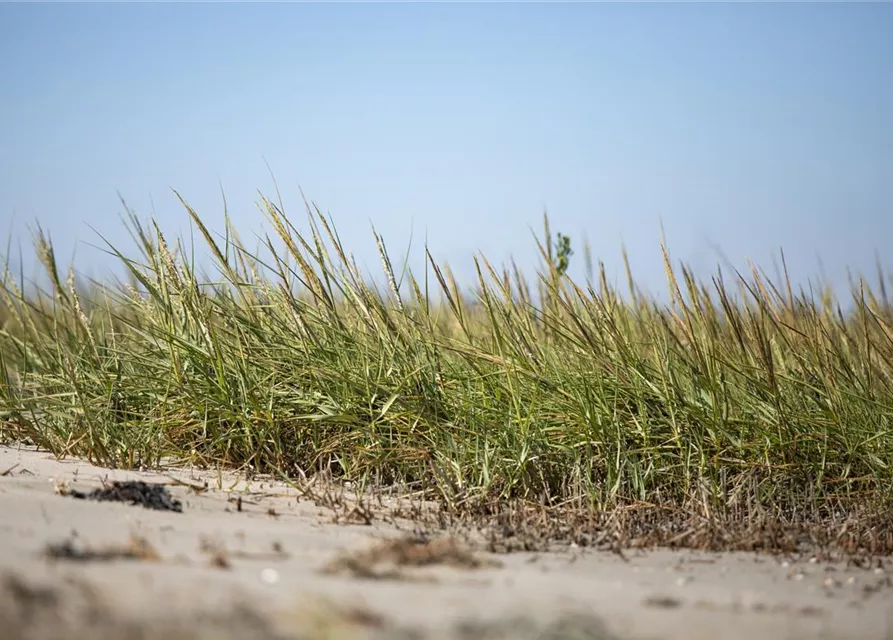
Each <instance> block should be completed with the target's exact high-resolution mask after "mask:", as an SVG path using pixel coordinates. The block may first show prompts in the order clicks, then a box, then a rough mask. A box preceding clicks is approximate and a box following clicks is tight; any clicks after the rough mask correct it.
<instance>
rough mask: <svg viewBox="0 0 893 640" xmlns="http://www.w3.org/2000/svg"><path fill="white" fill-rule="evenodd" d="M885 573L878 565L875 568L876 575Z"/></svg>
mask: <svg viewBox="0 0 893 640" xmlns="http://www.w3.org/2000/svg"><path fill="white" fill-rule="evenodd" d="M883 573H884V570H883V569H881V568H880V567H878V568H876V569H875V570H874V575H876V576H879V575H881V574H883Z"/></svg>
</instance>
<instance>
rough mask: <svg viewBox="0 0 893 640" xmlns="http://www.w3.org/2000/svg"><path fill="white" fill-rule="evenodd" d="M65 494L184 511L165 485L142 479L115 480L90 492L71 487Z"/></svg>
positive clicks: (148, 507) (79, 497)
mask: <svg viewBox="0 0 893 640" xmlns="http://www.w3.org/2000/svg"><path fill="white" fill-rule="evenodd" d="M63 495H67V496H71V497H72V498H78V499H81V500H99V501H103V502H127V503H130V504H132V505H141V506H143V507H145V508H146V509H155V510H158V511H176V512H178V513H182V511H183V504H182V503H181V502H180V501H179V500H176V499H175V498H173V497H172V496H171V494H170V492H169V491H168V490H167V488H166V487H165V486H164V485H161V484H149V483H146V482H143V481H141V480H131V481H127V482H117V481H115V482H112V483H111V484H110V485H107V486H104V487H102V488H101V489H94V490H93V491H90V492H84V491H76V490H74V489H70V490H67V491H65V492H64V494H63Z"/></svg>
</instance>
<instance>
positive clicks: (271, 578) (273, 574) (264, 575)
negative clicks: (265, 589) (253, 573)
mask: <svg viewBox="0 0 893 640" xmlns="http://www.w3.org/2000/svg"><path fill="white" fill-rule="evenodd" d="M260 579H261V580H263V581H264V582H266V583H267V584H276V583H277V582H279V572H278V571H276V569H270V568H267V569H264V570H263V571H261V572H260Z"/></svg>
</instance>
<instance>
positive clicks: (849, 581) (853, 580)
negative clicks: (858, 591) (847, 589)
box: [846, 576, 856, 584]
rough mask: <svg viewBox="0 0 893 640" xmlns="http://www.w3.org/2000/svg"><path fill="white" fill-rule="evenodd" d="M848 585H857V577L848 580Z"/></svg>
mask: <svg viewBox="0 0 893 640" xmlns="http://www.w3.org/2000/svg"><path fill="white" fill-rule="evenodd" d="M846 583H847V584H856V576H850V577H849V578H847V579H846Z"/></svg>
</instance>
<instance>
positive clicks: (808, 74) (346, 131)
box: [0, 3, 893, 290]
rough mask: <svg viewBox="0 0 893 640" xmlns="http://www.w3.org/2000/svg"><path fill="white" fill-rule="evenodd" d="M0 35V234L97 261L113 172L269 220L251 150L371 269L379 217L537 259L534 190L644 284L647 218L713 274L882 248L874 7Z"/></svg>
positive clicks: (27, 30)
mask: <svg viewBox="0 0 893 640" xmlns="http://www.w3.org/2000/svg"><path fill="white" fill-rule="evenodd" d="M0 56H2V58H0V59H2V61H3V64H2V65H0V88H2V89H0V95H2V98H0V122H2V123H3V124H2V126H0V221H2V225H0V230H2V232H3V234H7V233H10V231H11V233H12V239H13V241H14V242H19V241H21V242H22V243H27V241H28V225H30V224H32V223H33V222H34V221H35V220H37V221H40V222H41V224H42V225H43V226H44V227H46V228H48V229H49V230H50V231H51V233H52V234H53V238H54V240H55V242H56V244H57V245H58V253H59V255H60V257H61V258H62V260H63V261H67V260H68V259H69V258H70V257H71V255H72V251H73V250H74V248H75V246H76V244H77V246H78V249H77V265H78V267H79V268H80V270H81V271H83V272H85V273H88V274H93V275H97V274H100V273H102V270H103V269H105V268H107V266H108V264H109V262H108V260H106V259H105V258H103V256H102V254H101V253H99V252H97V251H96V250H93V249H90V248H89V247H88V246H86V245H84V244H83V243H84V242H85V241H86V242H95V240H96V237H95V235H94V233H93V232H92V231H91V230H90V226H89V225H92V226H93V227H96V228H97V229H98V230H99V231H101V232H102V233H103V234H106V235H107V236H108V237H109V238H110V239H112V240H113V241H115V242H118V243H120V244H121V245H122V246H125V247H127V246H128V240H127V236H126V234H125V233H124V232H123V228H122V227H121V225H120V222H119V221H118V217H117V216H118V214H119V213H120V212H121V211H122V208H121V206H120V204H119V202H118V199H117V198H118V197H117V192H121V194H122V195H123V196H124V197H125V198H126V199H127V201H128V203H129V204H130V205H131V206H133V207H134V208H135V209H136V210H137V212H138V213H139V214H141V215H144V216H148V215H150V214H153V212H154V214H155V215H156V216H157V217H158V219H159V220H160V222H161V224H162V226H163V228H164V229H165V230H166V231H168V232H170V233H185V232H187V229H188V223H187V219H186V214H185V212H184V211H183V210H182V208H181V207H180V205H179V204H178V203H177V202H176V200H175V198H174V196H173V194H172V193H171V191H170V190H171V188H176V189H177V190H179V191H180V192H181V193H182V194H183V195H184V196H185V197H186V198H187V199H188V200H189V201H190V202H191V203H192V204H193V205H194V206H195V207H196V208H197V209H198V210H199V212H200V213H202V214H203V216H204V217H205V218H206V219H207V220H208V221H209V222H210V223H211V226H213V227H215V228H218V229H219V228H220V221H221V219H222V202H221V197H220V190H219V183H218V180H219V181H221V182H222V184H223V188H224V190H225V192H226V196H227V200H228V203H229V207H230V210H231V214H232V215H233V217H234V219H235V221H236V223H237V225H238V227H239V228H240V229H241V230H242V232H243V235H244V236H247V237H250V235H251V234H252V233H253V232H257V231H261V230H262V228H263V220H262V216H261V215H260V213H258V212H257V210H256V208H255V206H254V202H255V201H256V199H257V191H258V190H260V191H262V192H264V193H267V194H270V195H272V194H273V185H272V181H271V179H270V176H269V173H268V170H267V167H266V165H265V162H264V160H266V161H267V162H269V164H270V166H271V168H272V170H273V172H274V174H275V177H276V179H277V181H278V183H279V186H280V188H281V190H282V193H283V196H284V199H285V205H286V209H287V210H288V211H290V212H291V214H292V216H293V217H294V218H295V219H297V220H300V219H301V216H302V215H303V211H302V206H301V201H300V196H299V191H298V187H299V186H300V187H302V188H303V189H304V191H305V193H306V194H307V196H308V197H309V198H311V199H313V200H315V201H317V202H318V203H319V205H320V207H321V208H322V209H323V210H325V211H328V212H330V213H331V215H332V216H333V218H334V220H335V222H336V225H337V226H338V228H339V231H340V233H341V235H342V237H343V238H344V240H345V242H346V244H347V245H348V246H349V247H350V248H352V249H353V251H354V253H355V254H356V256H357V257H358V259H359V260H360V261H361V263H363V264H365V265H367V266H368V267H369V268H370V269H373V270H374V269H377V258H376V255H375V248H374V241H373V239H372V235H371V233H370V222H373V223H374V224H375V225H376V227H377V229H378V230H379V231H380V232H382V233H383V234H384V236H385V239H386V241H387V242H388V244H389V247H390V251H391V254H392V257H396V256H398V255H402V253H403V252H404V251H405V249H406V247H407V243H408V241H409V237H410V231H412V232H413V234H414V246H413V249H412V251H413V253H412V255H413V258H412V264H413V265H419V264H421V256H422V253H421V252H422V245H423V242H424V240H425V238H426V237H427V240H428V243H429V245H430V246H431V248H432V252H433V253H434V255H435V256H437V257H438V258H440V259H445V260H448V261H450V263H451V264H452V265H453V267H454V269H455V270H456V271H457V272H458V273H459V274H460V275H464V276H469V275H470V274H471V273H472V269H471V256H472V255H473V254H474V252H475V251H477V250H481V251H483V252H484V253H485V254H486V255H487V256H488V257H489V258H491V259H492V260H493V261H495V262H497V263H499V262H501V261H503V260H505V259H506V258H508V257H509V255H513V256H515V258H516V259H517V260H518V261H519V262H520V263H521V264H522V265H526V266H528V267H531V268H532V267H533V266H534V264H535V260H536V254H535V245H534V243H533V241H532V239H531V236H530V230H529V227H531V226H533V227H534V228H536V229H539V228H540V225H541V218H542V212H543V209H544V208H547V209H548V210H549V212H550V217H551V218H552V222H553V228H554V229H555V230H559V231H562V232H563V233H565V234H567V235H570V236H571V238H572V240H573V241H574V244H575V247H576V248H577V252H576V255H575V256H574V258H573V259H572V265H576V266H579V265H580V264H581V263H582V251H581V250H580V243H581V242H582V239H583V237H584V235H585V236H586V237H588V239H589V241H590V242H591V244H592V248H593V251H594V254H595V257H596V259H599V258H600V259H603V260H604V261H605V262H606V265H607V268H608V273H609V274H611V275H612V276H614V275H617V276H620V275H621V270H620V265H619V255H620V253H619V249H620V244H621V242H625V243H626V246H627V248H628V251H629V254H630V257H631V259H632V262H633V267H634V270H635V274H636V275H637V277H638V278H639V279H640V280H641V282H642V283H643V284H644V285H646V286H647V287H649V288H651V289H654V290H660V289H662V288H663V287H664V282H665V281H664V277H663V273H662V267H661V259H660V251H659V240H660V222H661V221H663V224H664V226H665V228H666V233H667V238H668V240H669V243H670V248H671V250H672V253H673V257H674V258H676V259H682V260H687V261H689V262H690V263H691V264H692V265H693V266H694V267H695V268H696V269H697V270H698V271H699V272H701V273H704V274H707V273H709V272H710V270H711V269H712V268H713V266H714V265H715V264H716V262H717V261H718V260H719V254H718V253H717V250H716V247H719V248H721V249H722V251H723V252H724V254H725V255H726V256H727V257H728V258H729V259H731V260H732V262H733V263H735V264H736V265H739V266H743V265H744V264H745V262H744V261H745V260H746V259H748V258H749V259H753V260H756V261H759V262H760V263H762V264H764V265H765V266H766V267H767V269H771V259H772V255H773V253H774V252H775V251H777V249H778V248H779V247H783V248H784V250H785V253H786V257H787V261H788V265H789V267H790V268H791V271H792V275H793V276H794V277H795V279H797V280H800V281H803V280H805V279H806V278H808V277H814V276H817V275H818V274H819V260H818V259H819V258H821V261H822V263H823V265H824V270H825V272H826V274H827V276H828V278H829V279H830V280H831V281H832V282H834V283H837V284H841V283H845V281H846V268H847V266H849V267H851V268H853V269H856V270H863V271H867V272H873V263H874V252H876V251H877V252H879V253H880V255H881V259H882V261H884V262H885V263H886V264H887V265H889V266H893V264H891V263H893V261H891V260H890V259H889V247H890V244H889V243H890V242H891V238H893V208H891V203H893V197H891V196H893V82H891V81H890V79H891V78H893V4H889V3H866V4H857V3H837V4H831V3H789V4H781V3H735V4H733V3H726V4H721V3H715V4H709V3H653V4H652V3H587V4H582V3H567V4H557V3H556V4H546V3H542V4H535V3H514V4H512V3H498V4H497V3H492V4H474V3H455V4H450V3H430V4H426V3H412V4H409V3H390V4H386V3H355V4H347V3H343V4H342V3H318V4H314V3H269V4H260V3H253V4H248V3H244V4H237V3H231V4H224V3H196V4H177V3H153V4H149V3H146V4H117V3H93V4H87V3H83V4H74V3H62V4H38V3H34V4H27V3H18V4H11V3H5V4H0ZM13 219H14V220H13ZM78 243H79V244H78ZM31 264H32V261H30V260H28V259H26V265H29V266H30V265H31ZM618 280H619V281H622V280H621V279H619V278H618Z"/></svg>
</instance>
